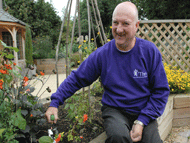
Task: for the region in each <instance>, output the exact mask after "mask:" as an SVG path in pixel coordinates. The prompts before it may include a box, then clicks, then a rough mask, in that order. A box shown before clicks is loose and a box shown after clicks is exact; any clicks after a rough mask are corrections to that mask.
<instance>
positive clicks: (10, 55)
mask: <svg viewBox="0 0 190 143" xmlns="http://www.w3.org/2000/svg"><path fill="white" fill-rule="evenodd" d="M6 57H7V58H8V59H13V58H14V55H13V54H8V55H7V56H6Z"/></svg>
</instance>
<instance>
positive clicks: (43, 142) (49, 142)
mask: <svg viewBox="0 0 190 143" xmlns="http://www.w3.org/2000/svg"><path fill="white" fill-rule="evenodd" d="M39 143H53V139H52V138H51V137H49V136H43V137H41V138H40V139H39Z"/></svg>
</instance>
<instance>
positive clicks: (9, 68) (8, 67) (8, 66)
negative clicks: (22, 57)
mask: <svg viewBox="0 0 190 143" xmlns="http://www.w3.org/2000/svg"><path fill="white" fill-rule="evenodd" d="M4 66H5V67H6V68H7V69H8V70H12V68H11V65H7V64H4Z"/></svg>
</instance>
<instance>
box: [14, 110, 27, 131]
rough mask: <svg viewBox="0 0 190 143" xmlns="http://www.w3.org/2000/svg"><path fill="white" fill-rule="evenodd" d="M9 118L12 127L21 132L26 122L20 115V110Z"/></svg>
mask: <svg viewBox="0 0 190 143" xmlns="http://www.w3.org/2000/svg"><path fill="white" fill-rule="evenodd" d="M11 118H12V120H13V125H14V126H17V127H18V128H19V129H21V130H25V128H26V120H25V119H24V118H23V117H22V115H21V109H18V110H17V112H16V113H15V114H13V115H12V116H11Z"/></svg>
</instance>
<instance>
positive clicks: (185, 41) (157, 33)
mask: <svg viewBox="0 0 190 143" xmlns="http://www.w3.org/2000/svg"><path fill="white" fill-rule="evenodd" d="M136 36H137V37H140V38H143V39H146V40H149V41H151V42H153V43H154V44H155V45H156V46H157V48H158V49H159V51H160V52H161V54H162V57H163V62H166V63H168V64H170V65H173V66H177V67H179V68H181V69H182V70H184V71H186V72H190V20H142V21H141V22H140V25H139V29H138V31H137V33H136Z"/></svg>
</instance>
